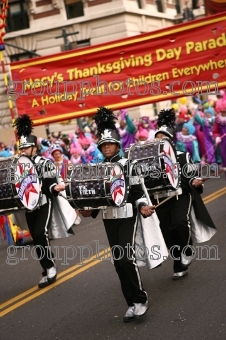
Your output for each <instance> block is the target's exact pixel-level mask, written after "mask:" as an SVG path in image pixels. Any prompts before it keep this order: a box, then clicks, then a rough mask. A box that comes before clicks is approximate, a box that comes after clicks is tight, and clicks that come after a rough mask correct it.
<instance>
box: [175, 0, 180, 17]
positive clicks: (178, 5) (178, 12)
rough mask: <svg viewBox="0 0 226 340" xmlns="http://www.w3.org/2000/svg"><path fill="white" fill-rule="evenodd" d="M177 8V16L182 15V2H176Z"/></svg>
mask: <svg viewBox="0 0 226 340" xmlns="http://www.w3.org/2000/svg"><path fill="white" fill-rule="evenodd" d="M175 7H176V11H177V14H180V13H181V7H180V0H176V3H175Z"/></svg>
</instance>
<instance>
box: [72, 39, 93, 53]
mask: <svg viewBox="0 0 226 340" xmlns="http://www.w3.org/2000/svg"><path fill="white" fill-rule="evenodd" d="M87 46H90V39H84V40H77V41H75V42H72V43H71V49H72V50H73V49H76V48H82V47H87Z"/></svg>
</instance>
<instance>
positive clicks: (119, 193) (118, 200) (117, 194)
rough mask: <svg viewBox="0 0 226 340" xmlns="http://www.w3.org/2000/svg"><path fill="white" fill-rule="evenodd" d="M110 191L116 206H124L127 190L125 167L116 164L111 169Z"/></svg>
mask: <svg viewBox="0 0 226 340" xmlns="http://www.w3.org/2000/svg"><path fill="white" fill-rule="evenodd" d="M110 191H111V197H112V199H113V201H114V203H115V205H117V206H120V205H122V204H123V203H124V201H125V198H126V194H127V190H126V182H125V177H124V173H123V166H122V165H121V164H115V165H114V166H113V167H112V169H111V174H110Z"/></svg>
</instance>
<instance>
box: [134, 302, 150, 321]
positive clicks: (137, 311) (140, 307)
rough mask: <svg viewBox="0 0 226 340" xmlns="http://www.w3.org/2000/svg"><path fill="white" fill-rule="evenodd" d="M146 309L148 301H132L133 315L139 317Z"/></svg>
mask: <svg viewBox="0 0 226 340" xmlns="http://www.w3.org/2000/svg"><path fill="white" fill-rule="evenodd" d="M147 310H148V301H146V302H145V303H134V316H135V317H136V318H140V317H141V316H143V315H144V314H145V313H146V312H147Z"/></svg>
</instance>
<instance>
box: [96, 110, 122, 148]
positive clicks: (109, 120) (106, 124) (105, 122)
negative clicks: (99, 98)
mask: <svg viewBox="0 0 226 340" xmlns="http://www.w3.org/2000/svg"><path fill="white" fill-rule="evenodd" d="M93 120H94V121H95V123H96V126H97V136H98V143H97V145H98V149H101V145H102V144H103V143H116V144H119V146H120V140H121V138H120V135H119V133H118V131H117V129H116V126H115V120H117V117H116V116H115V115H114V113H113V111H112V110H111V109H108V108H106V107H103V106H102V107H100V108H99V109H98V110H97V114H96V115H95V116H94V117H93Z"/></svg>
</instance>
